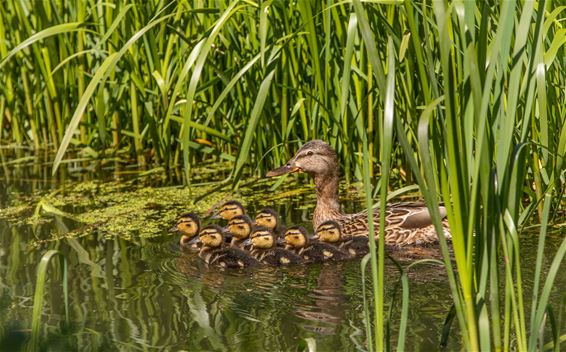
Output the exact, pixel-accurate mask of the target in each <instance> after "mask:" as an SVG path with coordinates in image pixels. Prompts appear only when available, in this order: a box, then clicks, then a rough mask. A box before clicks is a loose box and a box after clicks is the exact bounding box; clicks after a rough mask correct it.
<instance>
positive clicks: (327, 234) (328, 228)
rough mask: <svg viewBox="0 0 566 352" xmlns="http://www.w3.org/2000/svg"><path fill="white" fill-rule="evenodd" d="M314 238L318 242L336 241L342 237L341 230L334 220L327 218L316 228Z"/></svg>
mask: <svg viewBox="0 0 566 352" xmlns="http://www.w3.org/2000/svg"><path fill="white" fill-rule="evenodd" d="M315 238H316V239H318V240H319V241H320V242H326V243H336V242H338V241H340V239H341V238H342V230H341V228H340V225H338V223H337V222H336V221H332V220H328V221H325V222H323V223H322V224H320V225H319V226H318V227H317V228H316V235H315Z"/></svg>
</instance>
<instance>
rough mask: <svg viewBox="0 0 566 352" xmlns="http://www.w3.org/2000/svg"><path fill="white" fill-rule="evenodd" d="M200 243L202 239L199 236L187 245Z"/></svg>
mask: <svg viewBox="0 0 566 352" xmlns="http://www.w3.org/2000/svg"><path fill="white" fill-rule="evenodd" d="M198 243H200V237H198V236H195V237H193V238H191V239H190V240H189V241H188V242H187V244H198Z"/></svg>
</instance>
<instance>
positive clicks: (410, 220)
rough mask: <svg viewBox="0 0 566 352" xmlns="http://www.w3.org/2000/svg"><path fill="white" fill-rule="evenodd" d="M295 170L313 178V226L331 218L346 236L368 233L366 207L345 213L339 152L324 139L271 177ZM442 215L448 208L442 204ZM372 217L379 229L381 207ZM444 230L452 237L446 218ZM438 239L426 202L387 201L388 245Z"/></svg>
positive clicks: (301, 151)
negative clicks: (341, 200) (340, 186)
mask: <svg viewBox="0 0 566 352" xmlns="http://www.w3.org/2000/svg"><path fill="white" fill-rule="evenodd" d="M292 172H304V173H307V174H309V175H311V176H312V177H313V178H314V184H315V189H316V208H315V209H314V214H313V219H312V222H313V227H314V228H315V229H316V228H318V227H319V226H320V225H321V224H322V223H324V222H325V221H328V220H334V221H335V222H336V223H338V224H339V225H340V228H341V230H342V234H343V235H344V236H360V235H361V236H367V235H368V233H369V230H368V214H367V210H366V211H362V212H360V213H357V214H345V213H344V212H342V209H341V208H340V202H339V198H338V181H339V173H338V159H337V157H336V152H335V151H334V150H333V149H332V148H331V147H330V146H329V145H328V144H326V143H325V142H324V141H321V140H313V141H310V142H307V143H306V144H305V145H303V146H302V147H301V148H300V149H299V150H298V151H297V153H296V154H295V155H294V156H293V157H292V158H291V160H289V161H288V162H287V163H286V164H285V165H283V166H281V167H279V168H277V169H275V170H272V171H269V172H268V173H267V176H268V177H273V176H280V175H284V174H288V173H292ZM439 210H440V214H441V216H442V217H445V216H446V209H445V208H444V207H443V206H440V207H439ZM373 219H374V226H375V229H376V232H377V231H378V229H379V227H378V222H379V208H374V209H373ZM443 228H444V234H445V235H446V237H447V238H450V230H449V228H448V226H447V224H446V222H443ZM437 241H438V236H437V234H436V231H435V229H434V225H433V224H432V219H431V216H430V214H429V212H428V209H427V207H426V205H425V204H424V203H423V202H402V203H394V204H387V206H386V210H385V243H386V244H387V245H396V246H405V245H426V244H430V243H434V242H437Z"/></svg>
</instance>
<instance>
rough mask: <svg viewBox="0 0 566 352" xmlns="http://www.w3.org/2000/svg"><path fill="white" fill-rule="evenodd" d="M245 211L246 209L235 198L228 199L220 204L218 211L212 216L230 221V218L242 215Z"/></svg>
mask: <svg viewBox="0 0 566 352" xmlns="http://www.w3.org/2000/svg"><path fill="white" fill-rule="evenodd" d="M245 213H246V211H245V209H244V206H243V205H242V203H240V202H238V201H236V200H229V201H227V202H226V203H224V204H222V206H221V207H220V210H219V211H218V214H216V215H215V216H213V218H220V219H224V220H228V221H230V220H231V219H232V218H234V217H236V216H240V215H244V214H245Z"/></svg>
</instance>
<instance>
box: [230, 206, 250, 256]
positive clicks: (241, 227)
mask: <svg viewBox="0 0 566 352" xmlns="http://www.w3.org/2000/svg"><path fill="white" fill-rule="evenodd" d="M252 227H253V223H252V220H251V219H250V218H249V217H248V216H247V215H238V216H235V217H233V218H232V219H230V221H228V225H227V226H226V228H225V230H226V231H227V232H228V233H229V234H231V235H232V240H231V242H230V246H232V247H237V248H240V249H243V250H247V251H248V250H250V249H251V244H248V245H245V244H244V242H246V241H247V240H248V238H249V237H250V233H252Z"/></svg>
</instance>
